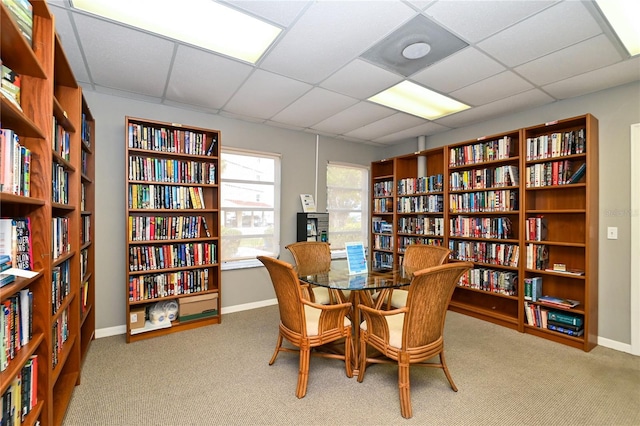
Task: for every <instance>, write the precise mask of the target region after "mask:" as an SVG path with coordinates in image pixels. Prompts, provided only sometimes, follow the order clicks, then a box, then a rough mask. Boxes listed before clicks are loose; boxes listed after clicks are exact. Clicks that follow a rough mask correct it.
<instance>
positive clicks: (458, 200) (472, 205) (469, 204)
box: [449, 189, 518, 213]
mask: <svg viewBox="0 0 640 426" xmlns="http://www.w3.org/2000/svg"><path fill="white" fill-rule="evenodd" d="M516 210H518V191H517V190H510V189H503V190H491V191H480V192H467V193H464V194H450V195H449V211H450V212H451V213H471V212H478V213H481V212H507V211H516Z"/></svg>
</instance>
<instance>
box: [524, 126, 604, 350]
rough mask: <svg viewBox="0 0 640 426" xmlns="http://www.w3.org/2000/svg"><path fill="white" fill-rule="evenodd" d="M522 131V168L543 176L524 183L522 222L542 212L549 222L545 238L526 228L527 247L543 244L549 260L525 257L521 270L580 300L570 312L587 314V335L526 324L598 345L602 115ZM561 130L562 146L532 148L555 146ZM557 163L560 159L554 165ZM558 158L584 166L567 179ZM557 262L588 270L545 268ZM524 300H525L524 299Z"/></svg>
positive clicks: (567, 340)
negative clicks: (580, 172)
mask: <svg viewBox="0 0 640 426" xmlns="http://www.w3.org/2000/svg"><path fill="white" fill-rule="evenodd" d="M523 132H524V137H523V138H524V140H523V142H524V145H523V147H524V148H525V150H524V152H523V153H524V154H525V155H523V167H522V170H523V171H524V173H527V172H528V171H530V172H531V173H532V174H533V175H535V174H536V173H535V172H536V170H537V171H538V172H539V173H538V174H539V175H541V176H539V177H537V176H533V179H530V180H532V181H533V182H532V183H530V184H529V185H527V184H525V185H523V190H524V194H525V195H524V197H523V198H524V215H523V224H522V225H521V226H524V221H525V220H527V219H528V218H532V217H542V218H544V219H545V221H546V228H547V231H546V236H545V237H544V238H543V239H542V240H534V239H531V238H530V236H528V235H525V233H523V236H522V238H523V249H526V246H527V245H529V244H532V245H542V246H545V247H546V248H545V250H544V252H545V253H548V261H547V265H543V266H541V267H535V266H536V265H534V267H527V265H526V262H523V266H522V270H523V276H524V277H534V276H535V277H541V278H542V294H548V295H552V296H555V297H559V298H566V299H572V300H576V301H578V302H580V304H579V305H578V306H576V307H575V308H573V309H571V314H572V315H577V316H579V317H581V318H582V319H583V322H584V335H583V336H580V337H572V336H567V335H565V334H562V333H558V332H554V331H551V330H548V329H544V328H540V327H536V326H531V325H528V324H527V321H526V320H525V321H523V322H524V331H525V333H530V334H535V335H538V336H542V337H545V338H547V339H550V340H554V341H557V342H561V343H564V344H566V345H569V346H573V347H576V348H580V349H583V350H585V351H589V350H591V349H593V348H594V347H595V346H596V345H597V338H598V120H597V119H596V118H595V117H593V116H592V115H590V114H586V115H583V116H579V117H574V118H569V119H566V120H558V121H554V122H550V123H545V124H541V125H539V126H533V127H529V128H526V129H524V130H523ZM557 136H559V140H560V141H562V142H563V143H562V145H558V146H560V148H558V149H555V150H554V149H551V148H548V149H546V150H544V149H539V150H538V154H537V155H536V154H535V152H531V147H532V146H534V145H537V146H544V145H546V146H549V147H551V146H552V145H551V143H550V142H549V143H547V141H550V140H553V139H554V137H556V138H557ZM572 144H573V145H572ZM553 163H556V164H557V166H556V167H555V168H554V166H553ZM560 164H562V168H565V165H568V166H569V167H568V168H569V169H570V170H571V171H572V172H575V171H576V170H577V168H579V167H580V166H581V165H583V164H584V165H586V172H585V174H584V176H583V177H582V178H580V179H578V181H577V182H576V183H568V182H563V181H566V179H563V178H562V173H558V170H556V169H560V167H559V165H560ZM558 175H560V176H558ZM536 178H537V180H538V181H537V182H536ZM523 181H524V179H523ZM523 253H524V252H523ZM554 264H563V265H565V267H566V269H574V270H580V271H583V272H584V275H570V274H566V273H559V272H548V271H545V270H544V269H547V268H545V267H544V266H547V267H548V268H549V269H553V265H554ZM541 269H542V270H541ZM523 293H524V292H523ZM521 302H522V303H521V305H522V304H524V299H521ZM534 305H535V303H534ZM537 306H539V307H540V308H542V309H549V308H548V307H545V306H543V305H537ZM558 311H561V310H558Z"/></svg>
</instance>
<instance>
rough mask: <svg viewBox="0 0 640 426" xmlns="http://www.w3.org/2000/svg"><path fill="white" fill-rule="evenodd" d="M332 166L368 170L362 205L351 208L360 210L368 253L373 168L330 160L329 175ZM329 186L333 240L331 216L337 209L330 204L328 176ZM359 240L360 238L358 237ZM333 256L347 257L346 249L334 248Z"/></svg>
mask: <svg viewBox="0 0 640 426" xmlns="http://www.w3.org/2000/svg"><path fill="white" fill-rule="evenodd" d="M330 167H344V168H352V169H359V170H362V171H364V172H366V174H367V176H366V179H365V183H364V188H363V190H362V192H363V194H362V205H361V209H360V210H351V211H354V212H356V211H357V212H360V214H361V217H362V225H361V226H362V228H361V229H362V233H363V235H364V239H363V241H362V242H363V244H364V246H365V249H366V251H367V253H368V250H369V236H370V232H369V204H370V202H369V197H370V188H369V187H370V179H371V170H370V167H368V166H363V165H362V164H354V163H343V162H337V161H329V162H328V163H327V175H328V173H329V168H330ZM326 181H327V187H326V191H327V212H329V241H331V217H332V211H333V210H335V209H333V208H332V207H331V206H330V205H329V201H330V200H329V178H328V176H327V180H326ZM336 188H341V187H336ZM356 240H359V239H356ZM331 257H332V258H333V259H340V258H346V257H347V255H346V251H345V250H344V248H340V249H332V250H331Z"/></svg>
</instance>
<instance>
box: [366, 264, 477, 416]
mask: <svg viewBox="0 0 640 426" xmlns="http://www.w3.org/2000/svg"><path fill="white" fill-rule="evenodd" d="M472 266H473V263H471V262H456V263H448V264H445V265H440V266H434V267H432V268H427V269H423V270H420V271H417V272H415V273H414V277H413V280H412V282H411V285H410V286H409V294H408V297H407V304H406V306H404V307H402V308H400V309H394V310H391V311H387V310H378V309H373V308H370V307H368V306H363V305H361V306H360V307H359V309H360V311H361V313H362V315H363V317H364V319H365V321H364V322H363V323H362V324H361V325H360V342H359V343H360V353H361V354H362V357H361V358H360V360H359V362H360V369H359V371H358V382H362V380H363V379H364V375H365V370H366V367H367V364H370V363H383V362H386V363H398V389H399V393H400V412H401V414H402V417H404V418H410V417H411V416H412V410H411V393H410V383H409V367H410V366H411V365H418V366H426V367H438V368H442V369H443V370H444V374H445V376H447V380H449V384H450V385H451V388H452V389H453V390H454V391H456V392H457V391H458V388H457V387H456V385H455V384H454V383H453V379H452V378H451V375H450V374H449V369H448V368H447V364H446V363H445V359H444V338H443V331H444V320H445V316H446V314H447V307H448V305H449V301H450V300H451V296H452V294H453V290H454V289H455V287H456V285H457V283H458V280H459V279H460V276H461V275H462V274H463V273H465V272H466V271H468V270H469V269H470V268H471V267H472ZM367 345H370V346H371V347H373V348H374V349H377V350H378V351H379V352H380V353H381V354H382V356H381V357H379V358H369V357H367V356H366V353H367V352H366V350H367ZM436 355H439V357H440V362H439V363H436V362H427V361H428V360H429V359H431V358H433V357H434V356H436Z"/></svg>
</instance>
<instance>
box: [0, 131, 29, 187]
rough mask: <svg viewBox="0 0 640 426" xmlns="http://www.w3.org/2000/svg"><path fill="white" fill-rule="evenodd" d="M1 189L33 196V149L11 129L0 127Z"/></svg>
mask: <svg viewBox="0 0 640 426" xmlns="http://www.w3.org/2000/svg"><path fill="white" fill-rule="evenodd" d="M0 190H1V191H2V192H6V193H9V194H15V195H22V196H25V197H29V196H31V150H29V149H28V148H27V147H25V146H22V145H20V138H19V137H18V134H17V133H15V132H14V131H13V130H10V129H0Z"/></svg>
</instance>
